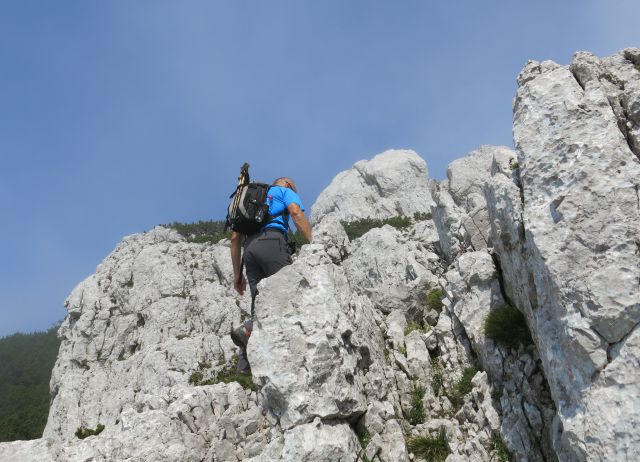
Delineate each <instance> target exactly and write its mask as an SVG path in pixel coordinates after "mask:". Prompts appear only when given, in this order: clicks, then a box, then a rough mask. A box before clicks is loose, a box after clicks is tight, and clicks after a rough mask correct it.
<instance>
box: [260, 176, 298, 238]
mask: <svg viewBox="0 0 640 462" xmlns="http://www.w3.org/2000/svg"><path fill="white" fill-rule="evenodd" d="M293 203H295V204H298V205H299V206H300V209H302V210H303V211H304V206H303V205H302V201H301V200H300V196H298V194H296V193H295V192H294V191H293V190H291V189H289V188H285V187H283V186H271V187H270V188H269V191H267V205H269V214H270V215H272V216H273V215H278V214H280V213H282V212H284V211H285V210H287V207H289V206H290V205H291V204H293ZM265 228H274V229H278V230H280V231H282V232H284V233H285V235H286V234H287V233H288V232H289V215H288V214H286V215H281V216H279V217H278V218H274V219H273V220H271V221H270V222H269V223H268V224H267V225H265Z"/></svg>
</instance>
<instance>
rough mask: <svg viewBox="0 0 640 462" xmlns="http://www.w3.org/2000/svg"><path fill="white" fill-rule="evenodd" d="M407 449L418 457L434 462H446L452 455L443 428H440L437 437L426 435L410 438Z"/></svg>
mask: <svg viewBox="0 0 640 462" xmlns="http://www.w3.org/2000/svg"><path fill="white" fill-rule="evenodd" d="M407 449H408V450H409V452H411V453H413V454H414V455H416V456H417V457H419V458H421V459H425V460H428V461H432V462H444V461H445V459H446V458H447V456H448V455H449V454H451V449H450V448H449V442H448V441H447V435H446V433H445V431H444V428H443V427H441V428H440V430H439V431H438V434H437V435H436V436H431V435H425V436H416V437H413V438H409V440H408V441H407Z"/></svg>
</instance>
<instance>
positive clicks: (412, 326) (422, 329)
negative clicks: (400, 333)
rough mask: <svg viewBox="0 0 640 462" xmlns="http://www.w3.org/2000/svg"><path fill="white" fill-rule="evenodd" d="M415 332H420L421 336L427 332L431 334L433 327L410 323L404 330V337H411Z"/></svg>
mask: <svg viewBox="0 0 640 462" xmlns="http://www.w3.org/2000/svg"><path fill="white" fill-rule="evenodd" d="M414 330H415V331H418V332H420V333H421V334H424V333H425V332H429V331H430V330H431V326H424V325H423V324H421V323H419V322H410V323H409V324H407V327H405V328H404V335H405V336H406V335H409V334H410V333H411V332H413V331H414Z"/></svg>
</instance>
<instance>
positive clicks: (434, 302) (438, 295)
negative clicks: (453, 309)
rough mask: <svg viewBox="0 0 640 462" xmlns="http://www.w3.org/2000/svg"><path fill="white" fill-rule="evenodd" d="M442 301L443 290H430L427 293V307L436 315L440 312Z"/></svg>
mask: <svg viewBox="0 0 640 462" xmlns="http://www.w3.org/2000/svg"><path fill="white" fill-rule="evenodd" d="M443 299H444V290H442V289H439V288H438V289H432V290H430V291H429V293H427V306H428V307H429V309H430V310H435V311H437V312H438V313H441V312H442V300H443Z"/></svg>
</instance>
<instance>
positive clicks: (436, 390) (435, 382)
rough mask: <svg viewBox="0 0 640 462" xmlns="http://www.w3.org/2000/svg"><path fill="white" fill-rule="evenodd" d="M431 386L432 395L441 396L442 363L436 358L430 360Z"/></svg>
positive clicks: (442, 386) (442, 385) (442, 381)
mask: <svg viewBox="0 0 640 462" xmlns="http://www.w3.org/2000/svg"><path fill="white" fill-rule="evenodd" d="M431 388H433V394H434V395H436V396H442V391H443V388H444V377H443V375H442V364H440V360H439V359H438V358H435V359H432V360H431Z"/></svg>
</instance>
